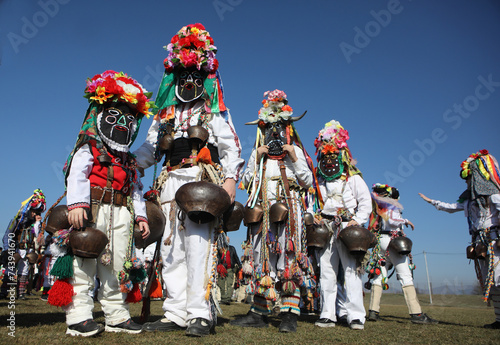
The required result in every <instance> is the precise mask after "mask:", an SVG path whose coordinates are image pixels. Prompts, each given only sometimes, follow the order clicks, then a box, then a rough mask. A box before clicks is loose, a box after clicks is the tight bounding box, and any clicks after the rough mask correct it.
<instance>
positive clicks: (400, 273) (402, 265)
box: [373, 234, 413, 287]
mask: <svg viewBox="0 0 500 345" xmlns="http://www.w3.org/2000/svg"><path fill="white" fill-rule="evenodd" d="M389 242H391V235H389V234H381V235H380V250H381V252H382V254H384V253H385V252H386V250H387V247H388V246H389ZM409 261H410V260H409V259H408V255H400V254H399V253H398V252H396V251H394V250H392V249H389V256H388V257H386V265H385V266H382V267H380V271H381V274H379V275H378V276H377V278H375V279H374V280H373V284H375V285H379V286H382V278H384V277H387V267H388V266H389V265H390V264H393V265H394V269H395V270H396V275H397V277H398V280H399V282H400V283H401V286H402V287H405V286H408V285H413V276H412V274H411V270H410V267H409V266H408V265H409Z"/></svg>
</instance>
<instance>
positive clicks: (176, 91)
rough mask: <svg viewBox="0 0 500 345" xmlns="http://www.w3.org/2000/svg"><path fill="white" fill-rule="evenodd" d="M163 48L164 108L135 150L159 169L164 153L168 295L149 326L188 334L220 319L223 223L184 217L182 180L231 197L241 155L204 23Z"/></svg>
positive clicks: (161, 179)
mask: <svg viewBox="0 0 500 345" xmlns="http://www.w3.org/2000/svg"><path fill="white" fill-rule="evenodd" d="M166 50H167V51H168V56H167V58H166V59H165V61H164V64H165V74H164V76H163V80H162V82H161V85H160V89H159V91H158V96H157V99H156V105H157V106H158V108H159V112H158V114H157V115H156V116H155V119H154V121H153V124H152V125H151V127H150V129H149V132H148V136H147V138H146V141H145V143H144V144H143V145H142V146H141V147H140V148H139V149H138V150H137V151H136V152H135V154H136V156H137V161H138V163H139V165H140V166H141V167H143V168H147V167H149V166H151V165H153V164H154V165H155V172H156V163H158V162H159V161H160V160H161V159H162V156H163V153H165V160H164V163H163V169H162V171H161V173H160V175H159V176H158V179H157V180H156V183H155V187H154V188H155V189H157V190H160V202H161V205H162V209H163V212H164V214H165V216H166V218H167V222H166V226H165V232H164V239H163V240H164V241H162V246H161V255H162V259H163V265H164V266H163V271H162V276H163V279H164V282H165V288H166V290H167V294H168V296H167V298H166V299H165V301H164V303H163V310H164V311H165V317H164V318H162V319H160V320H158V321H156V322H152V323H147V324H146V325H145V326H144V329H146V330H148V331H173V330H179V329H186V334H187V335H189V336H205V335H208V334H209V333H210V332H211V331H212V332H213V331H214V328H215V322H216V320H215V316H216V314H215V313H214V312H213V311H212V309H211V306H213V304H212V303H211V302H210V298H211V297H210V295H211V289H212V287H213V286H214V285H215V273H216V272H215V271H216V270H215V269H213V265H215V267H216V263H217V258H216V256H217V248H216V246H215V236H216V235H217V232H218V230H217V231H216V229H215V228H216V227H217V229H218V228H219V226H216V223H217V222H212V221H211V222H207V223H204V222H202V223H201V224H199V223H198V222H196V221H193V220H191V218H189V217H186V213H184V212H180V211H181V209H180V207H179V204H178V203H177V201H178V200H176V199H175V195H176V192H177V191H178V190H179V189H180V188H181V187H183V186H184V185H185V184H188V183H190V182H197V181H200V180H203V182H205V181H209V182H212V183H214V184H216V185H222V188H223V189H224V190H225V191H226V192H227V194H229V198H230V200H231V202H233V201H234V197H235V194H236V187H235V184H236V181H237V180H238V179H239V177H240V174H241V173H240V170H241V168H242V166H243V164H244V161H243V159H241V157H240V156H241V146H240V141H239V139H238V136H237V135H236V131H235V129H234V126H233V124H232V120H231V116H230V114H229V111H228V110H227V109H226V106H225V105H224V100H223V89H222V83H221V79H220V74H219V71H218V64H219V63H218V61H217V59H216V58H215V53H216V51H217V49H216V47H215V46H214V41H213V39H212V37H210V34H209V33H208V32H207V31H206V30H205V28H204V26H203V25H201V24H193V25H187V26H184V27H183V28H182V29H181V30H179V32H178V33H177V34H176V35H175V36H174V37H172V39H171V41H170V43H169V44H168V45H167V46H166ZM197 133H198V134H202V135H198V134H197ZM155 175H156V173H155ZM197 185H198V184H197ZM189 186H192V185H189ZM186 187H187V186H186ZM198 201H200V202H201V200H198ZM220 201H222V200H220ZM212 206H216V205H212ZM214 213H216V212H214ZM217 219H218V218H217Z"/></svg>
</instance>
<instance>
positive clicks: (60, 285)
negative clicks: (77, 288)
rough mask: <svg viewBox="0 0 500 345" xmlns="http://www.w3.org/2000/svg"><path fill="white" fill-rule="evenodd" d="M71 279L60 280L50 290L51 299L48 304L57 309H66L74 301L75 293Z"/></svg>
mask: <svg viewBox="0 0 500 345" xmlns="http://www.w3.org/2000/svg"><path fill="white" fill-rule="evenodd" d="M68 280H69V279H58V280H56V281H55V282H54V284H53V285H52V288H51V289H50V290H49V297H48V299H47V302H48V303H49V304H50V305H53V306H56V307H64V306H67V305H68V304H70V303H71V302H72V301H73V296H74V295H75V292H74V290H73V285H71V284H70V283H69V281H68Z"/></svg>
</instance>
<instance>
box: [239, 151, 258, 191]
mask: <svg viewBox="0 0 500 345" xmlns="http://www.w3.org/2000/svg"><path fill="white" fill-rule="evenodd" d="M256 152H257V151H256V150H255V149H254V150H253V151H252V154H251V155H250V159H249V160H248V164H247V167H246V169H245V171H244V172H243V176H242V178H241V182H242V183H243V186H244V187H245V188H248V184H249V183H250V180H251V179H252V177H253V173H254V170H255V166H256V162H255V155H256Z"/></svg>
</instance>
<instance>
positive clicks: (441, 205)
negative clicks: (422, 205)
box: [431, 200, 464, 213]
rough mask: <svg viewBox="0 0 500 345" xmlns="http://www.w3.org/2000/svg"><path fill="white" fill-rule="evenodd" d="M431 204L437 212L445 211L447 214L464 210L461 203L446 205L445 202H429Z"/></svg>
mask: <svg viewBox="0 0 500 345" xmlns="http://www.w3.org/2000/svg"><path fill="white" fill-rule="evenodd" d="M431 204H432V205H434V207H435V208H436V209H438V210H439V211H445V212H448V213H455V212H459V211H463V210H464V203H463V202H460V203H459V202H455V203H452V204H450V203H447V202H442V201H439V200H431Z"/></svg>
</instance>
